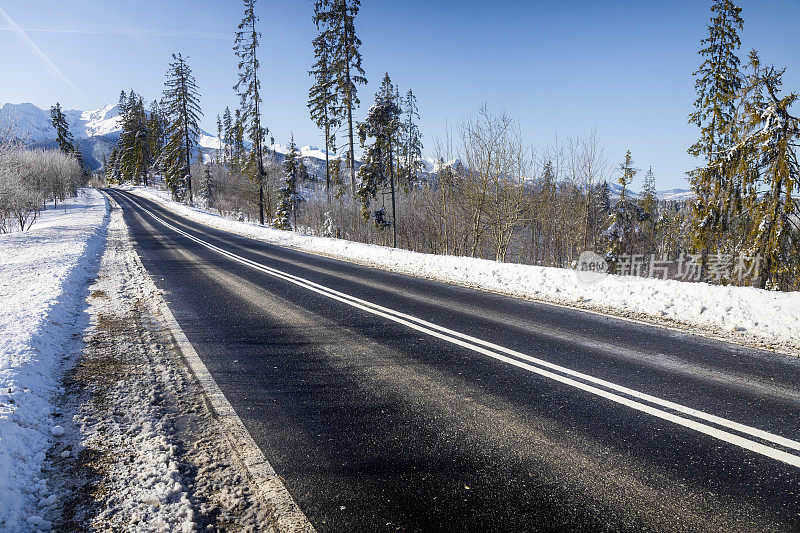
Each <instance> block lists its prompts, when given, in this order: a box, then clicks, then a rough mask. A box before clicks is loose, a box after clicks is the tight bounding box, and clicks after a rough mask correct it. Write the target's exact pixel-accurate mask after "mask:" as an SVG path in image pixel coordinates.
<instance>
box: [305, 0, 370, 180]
mask: <svg viewBox="0 0 800 533" xmlns="http://www.w3.org/2000/svg"><path fill="white" fill-rule="evenodd" d="M360 7H361V0H317V3H316V4H315V20H317V18H318V19H319V21H320V22H319V24H320V26H321V27H323V28H325V29H326V31H327V32H328V35H329V37H330V46H331V48H332V55H331V57H332V62H331V71H332V72H331V73H332V76H333V80H334V87H335V90H336V93H337V94H338V99H339V102H340V104H341V107H342V111H343V114H344V115H346V116H347V133H348V142H349V145H348V146H349V152H348V157H347V164H348V168H349V169H350V186H351V187H352V190H353V192H354V194H355V191H356V169H355V142H354V140H353V110H354V109H355V108H357V107H358V105H359V100H358V90H357V84H366V83H367V78H366V77H365V76H366V73H365V72H364V69H363V68H362V66H361V62H362V59H361V52H360V51H359V48H360V47H361V40H360V39H359V38H358V36H357V35H356V28H355V19H356V15H358V10H359V8H360Z"/></svg>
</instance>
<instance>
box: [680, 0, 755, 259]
mask: <svg viewBox="0 0 800 533" xmlns="http://www.w3.org/2000/svg"><path fill="white" fill-rule="evenodd" d="M741 11H742V9H741V8H740V7H738V6H736V5H735V4H734V3H733V2H732V1H731V0H714V2H713V4H712V6H711V12H712V17H711V22H710V24H709V25H708V37H706V38H705V39H703V40H702V41H701V49H700V51H699V54H700V56H701V57H702V58H703V62H702V64H701V65H700V68H699V69H698V70H697V71H696V72H695V73H694V76H695V78H696V80H695V90H696V91H697V99H696V100H695V102H694V108H695V110H694V112H693V113H692V114H690V115H689V122H690V123H691V124H695V125H696V126H697V127H698V128H699V129H700V138H699V139H698V140H697V142H695V143H694V144H693V145H692V146H691V147H690V148H689V153H690V154H691V155H693V156H695V157H702V158H703V159H704V164H703V166H701V167H699V168H696V169H695V170H693V171H692V172H690V173H689V175H690V179H691V184H692V189H693V190H694V192H695V194H696V196H697V199H696V201H695V203H694V205H693V216H694V228H695V235H694V236H693V241H694V246H695V248H696V249H698V250H701V251H702V252H703V254H704V256H705V255H707V254H708V252H709V250H710V249H711V248H712V247H713V246H714V245H715V244H716V243H717V241H718V239H719V236H720V235H719V234H720V232H722V231H724V230H725V229H726V228H727V226H728V225H729V223H730V222H731V221H732V220H733V219H734V218H735V217H736V216H737V209H736V208H737V206H738V205H739V204H740V202H739V198H738V196H739V195H740V188H739V184H738V183H737V182H736V178H737V176H736V174H735V173H730V172H729V171H728V170H729V169H727V168H726V164H727V162H726V161H725V160H724V159H723V158H721V157H720V154H721V153H722V152H724V151H725V150H726V149H728V148H729V147H730V146H731V144H732V143H733V142H734V127H733V126H734V122H735V114H736V99H737V94H738V91H739V89H740V88H741V85H742V76H741V73H740V71H739V64H740V61H739V57H738V56H737V55H736V51H737V50H738V49H739V47H740V45H741V41H740V39H739V35H738V32H739V31H742V29H743V25H744V21H743V20H742V17H741Z"/></svg>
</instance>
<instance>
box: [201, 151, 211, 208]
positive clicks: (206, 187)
mask: <svg viewBox="0 0 800 533" xmlns="http://www.w3.org/2000/svg"><path fill="white" fill-rule="evenodd" d="M200 197H201V198H202V199H203V202H204V203H205V207H209V208H210V207H212V206H213V204H214V185H213V183H212V178H211V163H210V162H209V163H205V164H204V165H203V182H202V185H201V187H200Z"/></svg>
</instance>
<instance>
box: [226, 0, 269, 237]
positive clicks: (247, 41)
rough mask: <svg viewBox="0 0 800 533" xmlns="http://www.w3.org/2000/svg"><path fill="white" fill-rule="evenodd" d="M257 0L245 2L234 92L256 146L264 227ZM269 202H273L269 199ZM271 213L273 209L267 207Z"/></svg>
mask: <svg viewBox="0 0 800 533" xmlns="http://www.w3.org/2000/svg"><path fill="white" fill-rule="evenodd" d="M255 3H256V0H244V18H242V21H241V22H240V23H239V27H238V28H237V30H236V39H235V41H234V45H233V51H234V52H235V53H236V57H238V58H239V66H238V67H239V80H238V81H237V82H236V85H234V87H233V89H234V90H235V91H236V92H237V93H238V94H239V98H240V99H241V103H240V108H241V119H242V123H243V124H244V125H245V128H246V130H247V134H248V136H249V138H250V140H251V141H252V143H253V151H254V154H253V155H254V157H255V160H256V169H257V177H256V181H257V182H258V219H259V222H260V223H261V225H264V207H265V206H264V178H265V175H266V173H265V172H264V154H263V150H264V147H263V144H264V141H265V139H266V135H267V133H269V130H268V129H267V128H266V127H263V126H262V124H261V109H260V106H261V103H262V98H261V93H260V91H261V83H260V81H259V79H258V67H259V62H258V55H257V52H258V43H259V39H260V38H261V33H260V32H258V31H256V23H257V22H258V20H259V19H258V17H257V16H256V14H255ZM267 202H269V199H267ZM266 207H267V210H269V206H266Z"/></svg>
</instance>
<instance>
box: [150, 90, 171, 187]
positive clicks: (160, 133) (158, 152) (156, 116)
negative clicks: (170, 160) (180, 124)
mask: <svg viewBox="0 0 800 533" xmlns="http://www.w3.org/2000/svg"><path fill="white" fill-rule="evenodd" d="M163 107H164V106H163V105H162V104H161V103H160V102H159V101H158V100H153V101H152V102H151V103H150V112H149V114H148V116H147V133H148V142H149V151H150V164H151V168H152V169H153V170H154V171H156V172H158V171H160V167H159V165H160V164H161V162H162V157H163V156H162V152H163V150H164V146H165V145H166V144H167V138H166V135H167V123H166V118H165V117H164V110H163Z"/></svg>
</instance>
